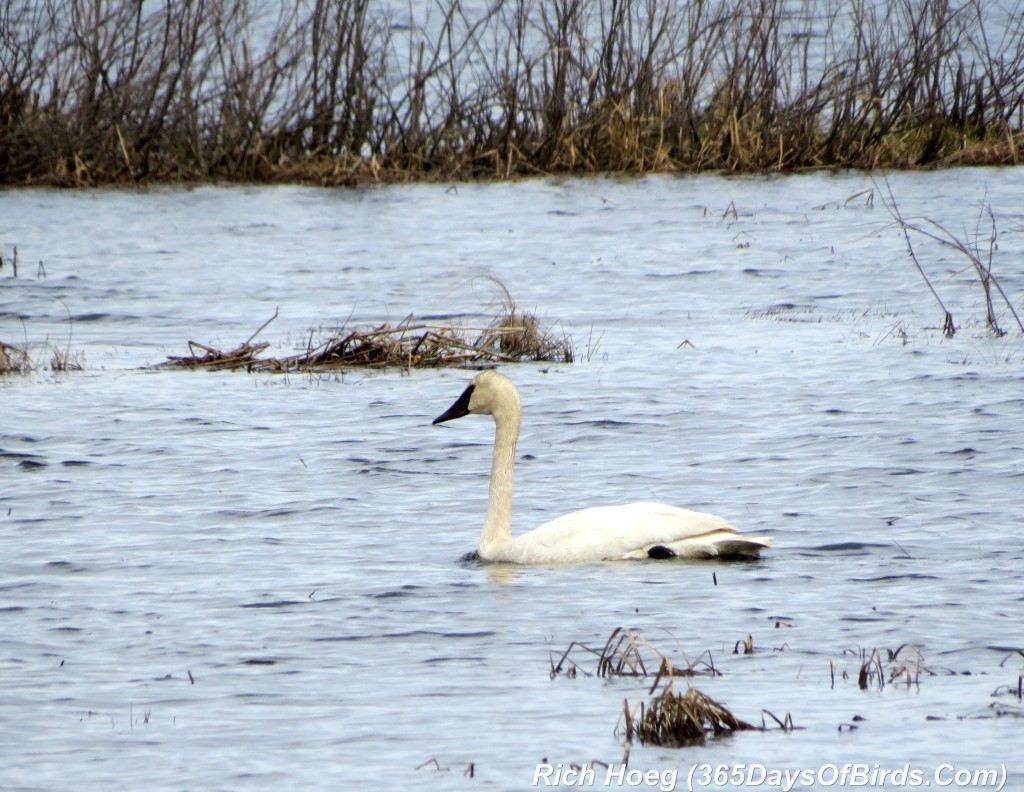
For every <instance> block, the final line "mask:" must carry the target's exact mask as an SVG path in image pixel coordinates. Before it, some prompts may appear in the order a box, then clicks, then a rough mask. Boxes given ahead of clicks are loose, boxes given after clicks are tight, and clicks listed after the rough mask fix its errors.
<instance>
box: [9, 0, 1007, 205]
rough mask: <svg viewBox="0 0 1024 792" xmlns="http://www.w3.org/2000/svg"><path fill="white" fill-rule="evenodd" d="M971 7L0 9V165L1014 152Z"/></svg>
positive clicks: (335, 179)
mask: <svg viewBox="0 0 1024 792" xmlns="http://www.w3.org/2000/svg"><path fill="white" fill-rule="evenodd" d="M995 5H996V3H995V2H994V0H967V2H965V3H963V4H960V5H958V6H955V7H954V6H952V5H951V4H949V3H947V2H944V1H943V0H927V1H926V2H917V0H897V2H894V3H869V2H866V1H865V0H856V1H855V2H853V3H848V4H842V3H833V2H830V0H810V2H808V3H804V4H803V5H800V4H798V7H797V8H795V9H794V7H793V4H791V3H786V2H784V0H702V1H701V2H694V3H660V2H657V1H656V0H621V1H620V0H615V1H614V2H609V1H608V0H559V2H554V3H533V2H531V0H485V2H484V3H483V4H474V6H473V10H469V9H468V8H467V7H466V6H465V5H464V4H462V3H460V2H459V0H438V2H436V3H429V4H422V5H419V6H418V5H416V4H410V5H409V7H408V9H407V10H404V9H403V10H386V7H382V6H381V5H380V4H377V3H375V2H371V0H310V2H308V3H303V4H298V5H295V4H290V3H286V2H279V3H273V2H271V3H265V2H257V0H181V2H176V3H169V2H168V3H156V4H139V3H138V2H135V1H134V0H110V1H109V2H102V3H101V2H99V0H54V2H48V3H6V4H3V6H2V7H0V183H3V184H25V183H48V184H60V185H87V184H96V183H101V182H131V181H154V180H167V179H179V180H180V179H185V180H197V179H212V178H216V179H240V180H277V181H285V180H287V181H304V182H314V183H324V184H355V183H361V182H369V181H385V180H408V179H437V178H443V179H466V178H480V177H485V178H510V177H515V176H522V175H530V174H538V173H556V172H558V173H568V172H608V171H616V172H629V173H647V172H658V171H661V172H667V171H678V170H690V169H722V170H729V171H741V170H773V171H775V170H794V169H803V168H818V167H850V166H853V167H866V168H873V167H877V166H886V167H920V166H934V165H945V164H977V163H1016V162H1019V161H1020V154H1019V150H1020V145H1021V143H1022V142H1024V139H1022V133H1021V128H1022V126H1024V122H1022V115H1024V99H1022V96H1024V91H1022V86H1024V17H1021V15H1019V14H1015V13H1007V12H1005V11H1003V12H1002V13H996V10H997V9H994V8H993V7H992V6H995ZM395 8H398V7H397V6H396V7H395ZM1000 20H1002V21H1000ZM993 26H996V27H993ZM1000 26H1001V27H1000Z"/></svg>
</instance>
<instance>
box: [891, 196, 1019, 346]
mask: <svg viewBox="0 0 1024 792" xmlns="http://www.w3.org/2000/svg"><path fill="white" fill-rule="evenodd" d="M885 186H886V192H887V194H888V198H887V199H885V198H883V203H884V204H885V207H886V209H888V210H889V215H890V216H891V217H892V219H893V221H894V222H895V223H896V225H897V226H898V227H899V228H900V230H901V231H902V232H903V236H904V239H905V240H906V242H907V252H908V255H909V256H910V259H911V261H913V262H914V266H915V267H917V271H918V272H919V273H920V274H921V277H922V278H923V279H924V282H925V284H926V285H927V286H928V289H929V291H931V293H932V296H934V297H935V300H936V302H937V303H938V304H939V307H940V308H941V309H942V312H943V316H944V318H943V325H942V329H943V332H944V333H945V335H946V337H947V338H952V337H953V336H954V335H955V334H956V325H955V324H954V322H953V314H952V313H951V312H950V311H949V309H948V308H947V307H946V305H945V303H944V302H943V300H942V298H941V297H940V296H939V293H938V291H937V290H936V288H935V286H934V285H933V284H932V281H931V279H930V278H929V277H928V275H927V273H926V272H925V269H924V267H923V266H922V264H921V261H920V259H919V258H918V256H917V252H916V251H915V249H914V243H913V241H912V237H911V234H914V235H916V236H918V237H923V238H925V239H930V240H932V241H933V242H937V243H938V244H939V245H940V246H942V247H946V248H951V249H952V250H955V251H956V252H957V253H959V254H961V255H962V256H964V257H965V258H966V259H967V260H968V262H969V267H968V268H969V269H973V270H974V272H975V273H976V274H977V276H978V282H979V283H980V284H981V288H982V293H983V294H984V295H985V324H986V326H987V327H988V329H989V330H991V331H992V332H993V333H995V334H996V335H998V336H1002V335H1006V331H1005V330H1003V328H1002V327H1001V326H1000V324H999V313H998V312H997V310H996V301H997V298H998V299H999V300H1001V303H1002V305H1003V306H1004V312H1005V313H1006V314H1008V315H1009V316H1011V317H1012V318H1013V321H1014V323H1015V324H1016V325H1017V328H1018V330H1019V331H1020V332H1021V333H1024V322H1022V321H1021V318H1020V316H1019V315H1018V314H1017V310H1016V308H1014V306H1013V301H1012V300H1011V299H1010V298H1009V297H1008V296H1007V294H1006V291H1005V290H1004V289H1003V286H1002V284H1001V283H1000V282H999V280H998V279H997V278H996V276H995V274H994V273H993V272H992V262H993V258H994V257H995V251H996V249H997V240H998V237H999V234H998V229H997V227H996V218H995V214H994V213H993V211H992V207H991V206H989V205H987V204H986V205H984V206H982V207H980V209H979V210H978V218H977V221H976V223H975V230H974V232H973V234H971V235H969V236H964V237H958V236H957V235H955V234H953V233H952V232H951V231H949V230H948V229H947V228H946V227H945V226H943V225H942V224H941V223H938V222H936V221H935V220H932V219H930V218H927V217H926V218H923V219H918V220H908V219H907V218H905V217H904V216H903V214H902V212H901V211H900V208H899V206H898V204H897V203H896V197H895V196H894V195H893V192H892V188H891V187H890V186H889V183H888V180H886V184H885ZM983 224H984V225H987V226H988V230H987V232H986V233H983V232H982V226H983ZM982 245H984V249H983V248H982Z"/></svg>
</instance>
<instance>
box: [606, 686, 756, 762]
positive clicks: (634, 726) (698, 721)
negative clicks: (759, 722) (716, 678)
mask: <svg viewBox="0 0 1024 792" xmlns="http://www.w3.org/2000/svg"><path fill="white" fill-rule="evenodd" d="M623 709H624V711H623V716H624V719H625V723H626V729H625V736H626V741H627V742H632V741H633V739H634V737H635V738H636V739H637V740H638V741H639V742H641V743H642V744H645V745H661V746H665V747H669V748H679V747H682V746H686V745H694V744H698V743H703V742H704V739H705V737H706V735H707V734H713V735H714V736H716V737H720V736H722V735H725V734H731V733H733V732H736V731H751V730H755V729H757V727H756V726H753V725H751V724H749V723H747V722H746V721H742V720H740V719H739V718H737V717H736V716H735V715H733V714H732V712H731V711H730V710H729V708H728V707H726V706H725V705H724V704H720V703H719V702H717V701H715V700H714V699H713V698H711V697H710V696H708V695H706V694H705V693H702V692H701V691H699V690H697V689H696V688H689V689H688V690H687V691H686V692H685V693H681V694H680V693H675V692H674V691H673V690H672V686H671V684H669V685H667V686H666V687H665V689H664V690H662V692H661V693H660V694H658V695H657V696H655V697H654V698H652V699H651V700H650V701H649V702H647V703H646V705H645V704H644V703H643V702H641V703H640V705H639V707H638V711H637V713H636V714H634V713H633V711H632V710H631V709H630V707H629V701H625V702H624V703H623Z"/></svg>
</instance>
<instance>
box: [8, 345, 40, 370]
mask: <svg viewBox="0 0 1024 792" xmlns="http://www.w3.org/2000/svg"><path fill="white" fill-rule="evenodd" d="M34 369H35V365H34V364H33V363H32V358H31V357H30V356H29V354H28V350H27V349H25V348H23V347H19V346H14V345H13V344H6V343H4V342H3V341H0V374H28V373H29V372H31V371H33V370H34Z"/></svg>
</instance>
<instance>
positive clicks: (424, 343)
mask: <svg viewBox="0 0 1024 792" xmlns="http://www.w3.org/2000/svg"><path fill="white" fill-rule="evenodd" d="M269 346H270V345H269V344H268V343H256V344H254V343H252V338H250V339H249V340H248V341H246V342H245V343H243V344H241V345H240V346H238V347H237V348H236V349H233V350H230V351H222V350H218V349H215V348H213V347H210V346H207V345H205V344H199V343H197V342H195V341H189V342H188V348H189V354H188V355H183V356H178V357H174V356H171V357H168V359H167V360H165V361H164V362H163V363H160V364H159V366H158V367H174V368H197V369H198V368H201V369H208V370H211V371H217V370H223V369H244V370H246V371H254V372H288V373H291V372H295V373H317V372H331V371H338V370H342V369H347V368H353V367H360V368H401V369H403V370H409V369H413V368H440V367H450V366H462V367H475V366H488V365H494V364H498V363H521V362H537V361H551V362H559V363H571V362H572V361H573V359H574V352H573V345H572V340H571V339H570V338H569V336H568V335H565V334H561V333H557V332H556V331H554V330H553V329H550V328H546V329H545V328H542V327H541V325H540V322H539V320H538V319H537V318H536V317H535V316H534V315H533V314H530V313H524V312H520V311H519V310H518V309H516V308H515V306H514V305H513V304H509V305H508V310H507V312H506V313H504V314H502V315H500V316H498V317H496V318H495V319H494V320H493V321H492V322H491V323H490V324H488V325H487V326H485V327H482V328H473V327H466V326H463V325H461V324H458V323H448V324H431V323H426V322H419V321H417V320H416V319H415V317H414V316H412V315H409V316H407V317H406V318H405V319H403V320H402V321H401V322H399V323H397V324H394V325H392V324H391V323H390V322H385V323H384V324H381V325H372V326H367V327H355V328H347V327H345V328H340V329H336V330H332V331H328V332H323V331H320V333H319V336H318V339H317V340H314V333H313V332H311V334H310V339H309V341H308V343H307V345H306V348H305V349H303V350H302V351H301V352H297V353H295V354H293V355H287V356H284V357H274V356H266V357H261V354H262V353H263V352H264V351H265V350H266V349H267V347H269Z"/></svg>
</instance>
